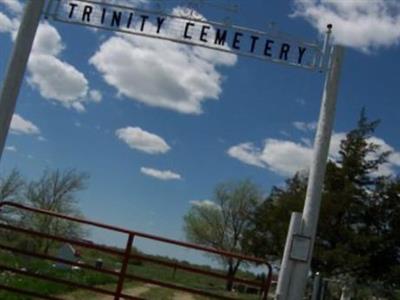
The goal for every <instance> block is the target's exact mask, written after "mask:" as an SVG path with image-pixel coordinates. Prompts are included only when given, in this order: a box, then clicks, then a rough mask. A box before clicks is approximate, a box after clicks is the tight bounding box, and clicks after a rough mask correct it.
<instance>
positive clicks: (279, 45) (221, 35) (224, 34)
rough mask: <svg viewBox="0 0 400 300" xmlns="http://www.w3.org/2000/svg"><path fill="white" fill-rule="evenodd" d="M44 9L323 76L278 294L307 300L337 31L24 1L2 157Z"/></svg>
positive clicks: (3, 97)
mask: <svg viewBox="0 0 400 300" xmlns="http://www.w3.org/2000/svg"><path fill="white" fill-rule="evenodd" d="M192 1H193V0H192ZM198 1H203V0H198ZM107 2H108V3H107ZM46 3H47V5H46ZM43 10H44V15H45V17H46V18H47V19H50V20H55V21H59V22H64V23H71V24H77V25H83V26H88V27H94V28H98V29H105V30H109V31H114V32H118V33H126V34H133V35H137V36H141V37H147V38H153V39H158V40H165V41H170V42H176V43H181V44H186V45H191V46H196V47H203V48H208V49H211V50H215V51H222V52H226V53H230V54H235V55H240V56H246V57H252V58H256V59H261V60H263V61H269V62H273V63H279V64H283V65H287V66H292V67H298V68H302V69H307V70H311V71H320V72H325V71H326V79H325V84H324V91H323V96H322V103H321V110H320V116H319V121H318V127H317V132H316V137H315V142H314V143H315V144H314V153H313V159H312V164H311V167H310V173H309V179H308V185H307V193H306V199H305V204H304V209H303V213H302V215H300V214H296V213H294V214H292V220H291V224H290V226H289V232H288V235H287V240H286V246H285V251H284V255H283V258H282V263H281V269H280V272H279V280H278V286H277V289H276V299H277V300H278V299H279V300H300V299H302V295H303V294H304V288H305V286H306V282H307V276H308V272H309V270H310V262H311V258H312V250H313V245H314V240H315V235H316V229H317V223H318V218H319V209H320V204H321V203H320V202H321V192H322V185H323V179H324V176H325V169H326V161H327V159H328V150H329V143H330V139H331V135H332V130H333V123H334V117H335V109H336V99H337V94H338V86H339V79H340V72H341V65H342V60H343V53H344V48H343V47H341V46H337V45H335V46H333V47H331V42H330V34H331V28H332V26H331V25H328V30H327V34H326V36H325V41H324V43H323V44H319V43H310V42H306V41H303V40H300V39H296V38H294V37H291V36H289V35H286V34H283V33H281V32H278V31H276V30H273V29H271V30H268V31H259V30H255V29H249V28H245V27H240V26H235V25H231V24H228V23H220V22H212V21H208V20H206V19H205V18H204V17H202V16H201V15H198V14H197V13H194V11H190V10H189V11H185V9H182V8H179V9H173V10H172V12H171V13H166V12H164V11H162V10H150V9H142V8H137V7H127V6H122V5H115V4H110V3H109V0H102V1H101V2H100V1H95V0H47V1H46V0H27V1H26V4H25V10H24V15H23V18H22V20H21V23H20V26H19V29H18V34H17V36H16V39H15V43H14V48H13V51H12V55H11V59H10V62H9V65H8V67H7V71H6V76H5V78H4V80H3V86H2V88H1V91H0V157H1V154H2V153H3V150H4V146H5V141H6V138H7V134H8V131H9V128H10V123H11V119H12V115H13V113H14V111H15V106H16V101H17V98H18V93H19V90H20V87H21V84H22V82H23V78H24V73H25V70H26V65H27V62H28V58H29V55H30V51H31V49H32V45H33V40H34V37H35V34H36V31H37V28H38V26H39V23H40V20H41V16H42V12H43ZM0 288H1V287H0ZM115 299H119V298H118V297H116V298H115Z"/></svg>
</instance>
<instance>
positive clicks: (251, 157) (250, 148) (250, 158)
mask: <svg viewBox="0 0 400 300" xmlns="http://www.w3.org/2000/svg"><path fill="white" fill-rule="evenodd" d="M260 153H261V150H260V149H258V148H256V147H255V146H254V144H253V143H243V144H239V145H236V146H233V147H231V148H229V149H228V154H229V155H230V156H231V157H234V158H237V159H238V160H240V161H242V162H244V163H246V164H248V165H252V166H256V167H261V168H265V167H266V166H265V164H264V162H263V161H262V159H261V155H260Z"/></svg>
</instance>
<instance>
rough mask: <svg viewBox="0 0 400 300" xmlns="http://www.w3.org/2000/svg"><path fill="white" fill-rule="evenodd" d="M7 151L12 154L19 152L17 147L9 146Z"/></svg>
mask: <svg viewBox="0 0 400 300" xmlns="http://www.w3.org/2000/svg"><path fill="white" fill-rule="evenodd" d="M5 150H6V151H10V152H17V148H16V147H15V146H7V147H5Z"/></svg>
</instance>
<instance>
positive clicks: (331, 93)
mask: <svg viewBox="0 0 400 300" xmlns="http://www.w3.org/2000/svg"><path fill="white" fill-rule="evenodd" d="M330 28H331V26H328V35H327V39H326V41H325V46H327V42H328V41H329V33H330ZM324 48H325V47H324ZM326 49H328V48H327V47H326ZM343 56H344V48H343V47H341V46H334V47H332V52H331V55H330V61H329V68H328V74H327V77H326V80H325V85H324V93H323V96H322V104H321V111H320V116H319V122H318V128H317V133H316V137H315V142H314V154H313V161H312V165H311V168H310V174H309V179H308V186H307V193H306V199H305V204H304V210H303V216H302V222H301V228H300V235H301V236H303V237H305V238H306V239H307V238H308V239H309V241H310V242H309V245H308V246H307V245H306V246H304V244H303V245H302V246H301V247H303V249H292V247H296V245H295V244H293V245H292V244H288V243H286V247H285V252H284V257H283V260H282V266H283V268H282V269H281V272H280V274H279V280H280V281H282V285H280V284H279V283H278V287H279V288H278V289H277V294H276V299H279V300H300V299H302V298H303V295H304V290H305V286H306V284H307V278H308V273H309V270H310V265H311V259H312V252H313V247H314V240H315V234H316V230H317V225H318V217H319V211H320V203H321V193H322V187H323V182H324V177H325V170H326V162H327V159H328V153H329V145H330V140H331V136H332V129H333V124H334V119H335V110H336V99H337V94H338V87H339V79H340V72H341V66H342V60H343ZM288 234H289V235H292V234H293V233H291V232H289V233H288ZM287 240H293V236H288V238H287ZM304 248H306V249H304ZM292 251H295V252H301V253H304V252H308V256H307V257H306V259H305V260H304V261H301V260H292V259H291V258H290V253H291V252H292ZM287 253H289V255H288V254H287ZM288 259H289V261H287V260H288ZM285 264H288V265H289V266H290V267H287V266H286V265H285ZM283 286H287V289H286V290H285V291H283V290H282V288H283Z"/></svg>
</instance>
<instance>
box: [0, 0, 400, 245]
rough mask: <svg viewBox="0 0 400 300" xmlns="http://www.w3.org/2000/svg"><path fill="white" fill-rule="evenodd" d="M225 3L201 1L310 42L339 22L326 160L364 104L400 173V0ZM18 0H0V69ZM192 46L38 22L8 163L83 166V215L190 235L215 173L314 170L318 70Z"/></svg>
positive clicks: (269, 181) (211, 12) (280, 174)
mask: <svg viewBox="0 0 400 300" xmlns="http://www.w3.org/2000/svg"><path fill="white" fill-rule="evenodd" d="M113 2H120V3H125V4H126V3H128V4H129V3H130V4H132V3H133V1H127V0H126V1H113ZM136 2H137V1H136ZM141 2H142V4H141V5H147V4H146V1H141ZM167 2H168V1H167ZM183 2H184V1H169V2H168V3H169V4H168V5H166V7H174V6H175V4H179V3H180V4H182V3H183ZM218 3H237V4H239V11H238V12H237V13H229V12H227V11H225V10H216V9H215V8H213V7H212V6H207V5H205V6H203V7H201V8H200V9H199V12H200V13H201V14H202V15H203V16H205V17H206V18H207V19H209V20H220V19H221V18H223V17H226V16H229V17H231V20H232V21H233V22H234V23H235V24H238V25H242V26H247V27H251V28H255V29H260V30H264V29H266V28H268V26H269V25H270V24H271V22H274V24H276V25H275V26H277V28H279V30H282V31H284V32H289V33H290V34H292V35H294V36H298V37H300V38H304V39H306V40H310V41H315V40H316V39H321V34H320V32H323V30H324V28H325V26H326V24H327V23H333V25H334V33H335V36H336V41H337V42H338V43H341V44H344V45H346V46H347V50H346V58H345V62H344V66H343V73H342V80H341V86H340V93H339V98H338V106H337V114H336V123H335V134H334V136H333V139H332V145H331V146H332V147H331V157H335V155H337V149H338V145H339V142H340V139H341V138H343V137H344V133H345V132H346V131H348V130H350V129H352V128H353V127H354V126H355V123H356V120H357V118H358V116H359V113H360V110H361V109H362V107H365V108H366V109H367V114H368V116H369V117H370V118H371V119H381V120H382V123H381V125H380V126H379V128H378V130H377V132H376V135H375V136H374V137H373V141H374V142H376V143H378V144H380V145H381V146H382V149H383V150H392V151H393V155H392V156H391V157H390V161H389V163H388V164H387V165H385V166H384V168H382V169H381V170H379V172H380V173H381V174H387V175H396V174H398V170H399V166H400V154H399V152H398V151H400V140H399V133H398V122H399V116H398V111H399V109H400V101H399V100H400V99H399V92H400V85H399V80H400V70H399V68H398V66H399V65H400V55H399V53H400V52H399V46H398V44H399V41H400V4H399V3H398V2H397V1H385V0H371V1H358V0H354V1H353V0H349V1H317V0H294V1H281V0H273V1H262V0H251V1H248V0H246V1H236V2H235V1H219V2H218ZM22 5H23V1H17V0H0V45H1V48H0V71H1V72H0V76H1V78H3V76H4V72H5V67H6V64H7V61H8V58H9V56H10V50H11V47H12V38H11V37H12V34H13V33H15V30H16V28H17V26H18V22H19V21H18V20H19V19H20V16H21V9H22ZM198 49H199V48H189V47H187V46H182V45H178V44H173V43H170V42H160V41H153V40H149V39H143V38H138V37H135V36H127V35H124V36H123V35H117V34H114V33H110V32H105V31H100V30H93V29H88V28H84V27H80V26H74V25H68V24H62V23H56V22H55V21H50V22H45V21H42V23H41V26H40V28H39V31H38V34H37V40H36V42H35V46H34V49H33V51H32V55H31V58H30V62H29V66H28V70H27V74H26V77H25V78H26V79H25V81H24V85H23V87H22V90H21V93H20V96H19V99H18V104H17V109H16V112H15V115H14V118H13V123H12V128H11V132H10V134H9V136H8V140H7V149H6V151H5V153H4V155H3V157H2V161H1V165H0V169H1V174H3V175H4V174H6V173H7V172H9V171H10V170H11V169H12V168H14V167H17V168H19V169H20V170H21V172H22V173H23V174H24V175H25V176H27V177H28V178H37V177H38V176H39V175H40V174H41V172H42V171H43V170H44V169H46V168H52V169H53V168H60V169H64V168H76V169H78V170H81V171H85V172H88V173H89V174H90V175H91V178H90V181H89V185H88V189H87V190H86V191H84V192H82V193H81V194H80V195H79V197H80V199H81V208H82V210H83V212H84V214H85V215H86V216H87V217H88V218H91V219H94V220H99V221H102V222H106V223H110V224H115V225H121V226H124V227H128V228H131V229H134V230H138V231H145V232H149V233H153V234H157V235H163V236H166V237H170V238H175V239H184V234H183V232H182V217H183V215H184V214H185V213H186V212H187V211H188V209H189V208H190V206H191V205H193V203H197V204H196V205H201V203H202V201H204V200H208V199H212V191H213V188H214V187H215V185H216V184H217V183H220V182H223V181H226V180H235V179H244V178H250V179H252V180H253V181H254V182H256V183H257V184H259V185H260V187H262V189H263V191H264V192H265V194H267V193H268V192H269V191H270V189H271V187H272V186H273V185H281V184H283V182H284V180H285V179H286V178H288V177H289V176H291V175H292V174H293V173H294V172H296V171H298V170H300V169H306V168H307V166H308V164H309V161H310V156H311V153H312V147H311V144H312V139H313V137H314V134H315V122H316V121H317V118H318V113H319V105H320V100H321V94H322V85H323V82H324V75H323V74H320V73H316V72H310V71H306V70H301V69H296V68H291V67H286V66H283V65H276V64H271V63H267V62H263V61H260V60H252V59H249V58H242V57H235V56H233V55H227V54H221V53H215V52H209V51H204V50H203V51H200V50H198ZM193 201H195V202H193ZM199 203H200V204H199ZM108 238H109V237H108V236H102V235H98V236H97V239H99V240H100V241H102V242H106V241H107V240H108Z"/></svg>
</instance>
